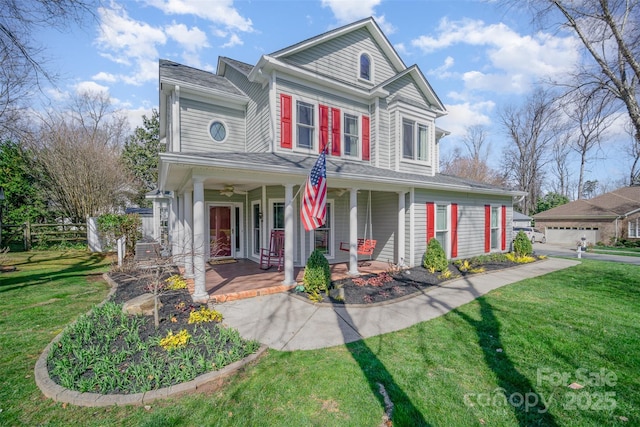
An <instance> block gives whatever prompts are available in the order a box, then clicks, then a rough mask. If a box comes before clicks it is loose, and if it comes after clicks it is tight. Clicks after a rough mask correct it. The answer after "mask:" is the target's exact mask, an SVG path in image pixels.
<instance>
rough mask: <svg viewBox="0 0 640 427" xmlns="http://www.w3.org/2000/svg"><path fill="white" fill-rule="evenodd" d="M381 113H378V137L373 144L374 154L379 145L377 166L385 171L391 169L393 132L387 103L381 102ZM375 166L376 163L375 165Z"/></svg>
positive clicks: (382, 100)
mask: <svg viewBox="0 0 640 427" xmlns="http://www.w3.org/2000/svg"><path fill="white" fill-rule="evenodd" d="M379 105H380V111H379V112H378V119H379V121H380V123H379V125H378V134H377V135H376V139H375V142H372V144H371V145H372V148H371V149H372V152H374V153H375V152H376V148H375V145H377V146H378V147H377V153H378V163H377V166H378V167H380V168H383V169H391V167H392V166H391V165H392V163H391V152H390V144H391V142H390V132H391V129H392V128H391V120H390V117H389V110H388V106H387V101H386V100H384V99H381V100H380V104H379ZM374 164H375V163H374Z"/></svg>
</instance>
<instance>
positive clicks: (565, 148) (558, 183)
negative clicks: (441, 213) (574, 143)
mask: <svg viewBox="0 0 640 427" xmlns="http://www.w3.org/2000/svg"><path fill="white" fill-rule="evenodd" d="M570 138H571V134H570V133H569V132H564V133H562V134H561V135H560V136H559V137H558V138H557V139H556V140H555V141H554V143H553V147H552V148H551V174H552V175H553V176H554V177H555V178H556V179H555V180H554V181H553V182H552V184H551V187H552V189H553V192H554V193H557V194H560V195H561V196H567V197H569V198H570V194H569V179H570V177H571V174H570V172H569V163H568V157H569V152H570V150H571V147H570V145H569V142H570Z"/></svg>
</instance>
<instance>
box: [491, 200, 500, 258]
mask: <svg viewBox="0 0 640 427" xmlns="http://www.w3.org/2000/svg"><path fill="white" fill-rule="evenodd" d="M499 212H500V208H499V207H498V206H492V207H491V249H498V245H499V244H500V242H499V239H500V226H499V224H500V221H499V216H498V215H499V214H500V213H499Z"/></svg>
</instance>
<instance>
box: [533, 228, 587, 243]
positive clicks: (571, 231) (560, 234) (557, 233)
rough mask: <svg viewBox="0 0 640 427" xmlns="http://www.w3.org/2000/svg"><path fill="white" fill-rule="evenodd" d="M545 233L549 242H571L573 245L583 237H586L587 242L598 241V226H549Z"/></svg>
mask: <svg viewBox="0 0 640 427" xmlns="http://www.w3.org/2000/svg"><path fill="white" fill-rule="evenodd" d="M544 234H545V236H546V237H547V243H562V244H571V245H572V246H573V245H575V244H576V243H577V242H579V241H580V240H581V239H582V237H586V239H587V243H596V242H597V241H598V229H597V228H587V229H585V228H579V227H547V228H546V230H545V233H544Z"/></svg>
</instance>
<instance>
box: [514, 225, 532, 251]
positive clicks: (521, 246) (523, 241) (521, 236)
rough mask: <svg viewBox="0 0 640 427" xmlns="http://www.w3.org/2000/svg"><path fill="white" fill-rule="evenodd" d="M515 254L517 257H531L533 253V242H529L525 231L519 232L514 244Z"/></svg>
mask: <svg viewBox="0 0 640 427" xmlns="http://www.w3.org/2000/svg"><path fill="white" fill-rule="evenodd" d="M513 252H514V253H515V254H516V256H517V257H522V256H529V255H531V254H532V253H533V246H532V245H531V241H529V238H528V237H527V235H526V234H525V233H524V231H518V234H517V235H516V239H515V240H514V242H513Z"/></svg>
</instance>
